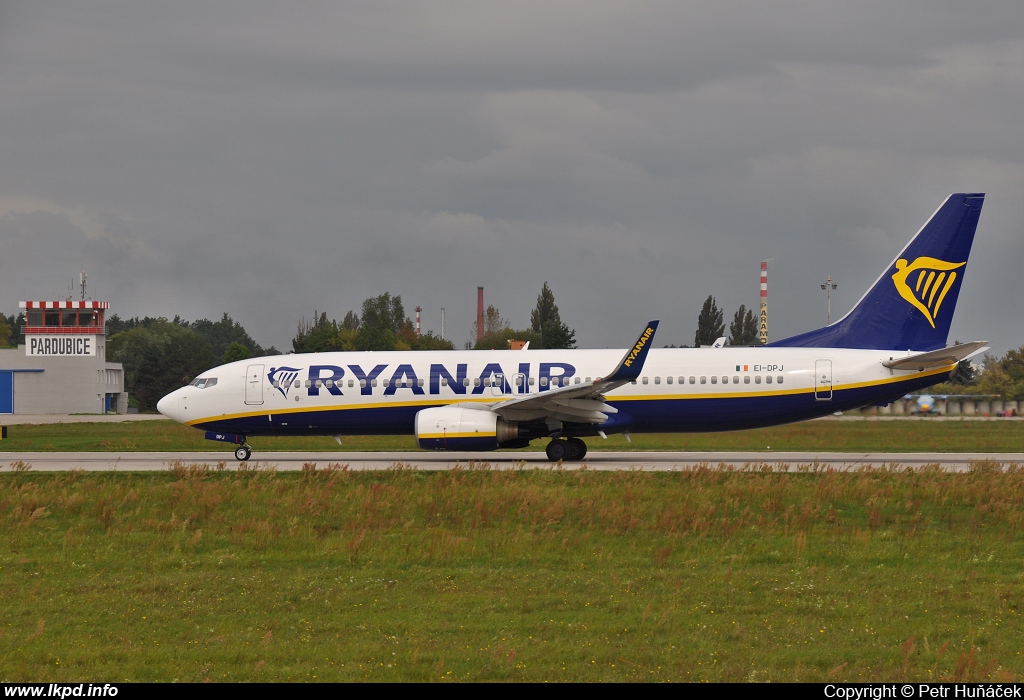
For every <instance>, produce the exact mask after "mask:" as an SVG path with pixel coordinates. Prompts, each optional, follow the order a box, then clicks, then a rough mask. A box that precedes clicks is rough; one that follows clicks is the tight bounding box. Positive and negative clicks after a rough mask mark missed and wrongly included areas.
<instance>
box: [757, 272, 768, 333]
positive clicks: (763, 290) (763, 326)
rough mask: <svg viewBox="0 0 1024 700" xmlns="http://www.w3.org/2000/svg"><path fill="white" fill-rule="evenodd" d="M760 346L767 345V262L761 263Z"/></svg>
mask: <svg viewBox="0 0 1024 700" xmlns="http://www.w3.org/2000/svg"><path fill="white" fill-rule="evenodd" d="M758 335H759V340H760V341H761V345H767V344H768V261H767V260H763V261H762V262H761V320H760V324H759V334H758Z"/></svg>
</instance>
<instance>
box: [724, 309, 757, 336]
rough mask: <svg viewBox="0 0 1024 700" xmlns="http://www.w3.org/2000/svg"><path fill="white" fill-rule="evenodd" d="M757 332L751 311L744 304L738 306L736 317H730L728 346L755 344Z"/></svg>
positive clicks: (755, 321)
mask: <svg viewBox="0 0 1024 700" xmlns="http://www.w3.org/2000/svg"><path fill="white" fill-rule="evenodd" d="M757 330H758V329H757V320H756V319H754V311H753V309H747V307H746V305H745V304H740V308H739V309H738V310H737V311H736V315H734V316H733V317H732V323H730V324H729V345H755V344H757ZM719 337H721V336H719ZM716 340H717V338H716Z"/></svg>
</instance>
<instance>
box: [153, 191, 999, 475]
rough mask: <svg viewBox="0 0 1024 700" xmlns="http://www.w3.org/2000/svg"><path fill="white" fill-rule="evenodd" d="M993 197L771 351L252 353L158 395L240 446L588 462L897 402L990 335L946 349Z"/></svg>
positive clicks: (925, 235)
mask: <svg viewBox="0 0 1024 700" xmlns="http://www.w3.org/2000/svg"><path fill="white" fill-rule="evenodd" d="M984 198H985V196H984V194H964V193H961V194H953V195H951V196H950V197H949V198H948V199H946V201H945V202H944V203H943V204H942V206H940V207H939V208H938V210H936V212H935V213H934V214H933V215H932V217H931V218H930V219H929V220H928V222H927V223H926V224H925V225H924V226H923V227H922V228H921V230H920V231H918V233H917V234H916V235H915V236H914V237H913V238H912V239H911V241H910V242H909V243H908V244H907V245H906V246H905V247H904V248H903V250H902V251H900V253H899V255H897V256H896V259H895V260H893V262H892V263H891V264H890V265H889V266H888V267H887V268H886V269H885V270H884V271H883V272H882V274H881V275H880V276H879V277H878V279H877V280H876V281H875V283H874V284H873V285H872V286H871V288H870V289H868V291H867V292H866V293H865V294H864V296H863V297H861V299H860V301H858V302H857V304H856V305H854V307H853V308H852V309H851V310H850V312H849V313H847V314H846V315H845V316H844V317H843V318H841V319H839V320H838V321H836V322H835V323H832V324H830V325H827V326H825V327H823V328H819V329H817V330H813V331H810V332H807V333H802V334H800V335H796V336H793V337H791V338H786V339H785V340H779V341H776V342H772V343H768V344H767V345H765V346H758V347H730V346H726V347H713V348H664V349H655V348H653V344H654V336H655V332H656V331H657V328H658V321H651V322H649V323H647V324H646V325H645V326H644V329H643V331H642V332H641V333H640V335H639V336H638V338H637V340H636V341H635V342H634V343H633V344H632V345H631V346H630V347H629V348H627V349H625V350H542V349H534V350H469V351H453V350H444V351H422V352H411V351H395V352H332V353H313V354H292V355H283V356H277V357H263V358H256V359H247V360H240V361H238V362H232V363H229V364H226V365H222V366H220V367H216V368H214V369H211V370H209V371H206V372H203V373H202V374H200V375H199V376H198V377H197V378H196V379H195V380H194V381H193V382H192V383H191V384H189V385H188V386H185V387H182V388H181V389H178V390H176V391H173V392H171V393H170V394H168V395H167V396H165V397H164V398H162V399H161V400H160V401H159V403H158V404H157V409H158V410H159V411H160V413H162V414H163V415H165V416H167V417H168V418H171V419H174V420H176V421H179V422H181V423H184V424H186V425H190V426H193V427H195V428H198V429H200V430H204V431H206V437H207V438H208V439H210V440H216V441H221V442H225V443H231V444H234V445H237V447H236V449H235V457H236V458H237V459H238V460H240V461H245V460H248V459H250V457H251V455H252V448H251V446H250V445H249V443H248V439H249V438H250V437H260V436H271V435H324V436H334V437H335V439H336V440H338V441H339V443H340V441H341V440H340V438H341V436H345V435H409V434H411V435H414V436H415V437H416V440H417V443H418V445H419V447H420V448H422V449H428V450H449V451H465V450H474V451H476V450H494V449H498V448H521V447H526V446H528V445H529V444H530V443H531V442H532V441H534V440H539V439H547V440H548V443H547V445H546V448H545V452H546V454H547V457H548V459H550V460H551V461H552V462H559V461H563V460H564V461H578V460H582V459H583V458H584V456H585V455H586V453H587V443H586V442H585V441H584V438H588V437H596V436H600V437H602V438H606V437H607V435H608V434H617V433H622V434H625V435H626V437H627V438H628V437H629V433H665V432H673V433H675V432H712V431H725V430H742V429H747V428H757V427H764V426H771V425H779V424H784V423H792V422H796V421H802V420H808V419H811V418H817V417H820V416H826V415H830V414H833V413H835V412H837V411H844V410H850V409H855V408H861V407H864V406H870V405H885V404H887V403H890V402H892V401H895V400H896V399H899V398H901V397H903V396H905V395H906V394H907V393H909V392H912V391H917V390H920V389H923V388H925V387H928V386H930V385H932V384H935V383H938V382H941V381H944V380H945V379H946V378H948V376H949V374H950V373H951V372H952V371H953V370H954V369H955V368H956V366H957V363H959V362H960V361H962V360H964V359H967V358H969V357H972V356H974V355H976V354H978V353H980V352H982V351H984V350H985V349H987V348H986V342H987V341H975V342H970V343H963V344H960V345H954V346H951V347H946V340H947V337H948V334H949V327H950V322H951V319H952V316H953V311H954V308H955V306H956V302H957V298H958V296H959V293H960V288H961V285H962V284H963V279H964V273H965V272H966V268H967V258H968V255H969V254H970V250H971V245H972V243H973V241H974V235H975V231H976V230H977V226H978V219H979V216H980V214H981V208H982V205H983V204H984Z"/></svg>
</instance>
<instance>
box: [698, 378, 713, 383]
mask: <svg viewBox="0 0 1024 700" xmlns="http://www.w3.org/2000/svg"><path fill="white" fill-rule="evenodd" d="M712 379H714V377H712ZM700 383H701V384H707V383H708V378H707V377H701V378H700Z"/></svg>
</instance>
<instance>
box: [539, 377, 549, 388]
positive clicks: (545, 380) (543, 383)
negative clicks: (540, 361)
mask: <svg viewBox="0 0 1024 700" xmlns="http://www.w3.org/2000/svg"><path fill="white" fill-rule="evenodd" d="M540 385H541V386H547V385H548V378H547V377H541V378H540Z"/></svg>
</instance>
